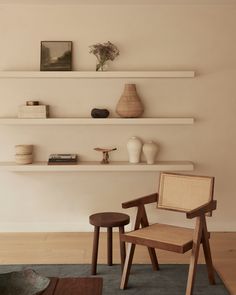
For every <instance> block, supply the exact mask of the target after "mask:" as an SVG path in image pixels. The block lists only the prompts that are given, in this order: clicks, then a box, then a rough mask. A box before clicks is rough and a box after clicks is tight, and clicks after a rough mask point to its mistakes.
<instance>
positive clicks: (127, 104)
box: [116, 84, 144, 118]
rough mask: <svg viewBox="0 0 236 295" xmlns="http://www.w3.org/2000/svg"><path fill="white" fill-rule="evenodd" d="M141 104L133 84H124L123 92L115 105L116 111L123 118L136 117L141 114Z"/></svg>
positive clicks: (142, 109)
mask: <svg viewBox="0 0 236 295" xmlns="http://www.w3.org/2000/svg"><path fill="white" fill-rule="evenodd" d="M143 111H144V108H143V104H142V102H141V100H140V98H139V96H138V93H137V91H136V85H135V84H125V89H124V92H123V94H122V95H121V97H120V100H119V101H118V104H117V106H116V112H117V114H118V115H119V116H121V117H123V118H137V117H140V116H141V115H142V114H143Z"/></svg>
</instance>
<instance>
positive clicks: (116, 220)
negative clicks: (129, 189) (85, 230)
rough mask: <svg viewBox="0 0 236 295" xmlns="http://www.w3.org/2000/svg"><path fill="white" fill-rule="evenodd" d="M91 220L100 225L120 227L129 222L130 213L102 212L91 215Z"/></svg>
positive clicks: (95, 224)
mask: <svg viewBox="0 0 236 295" xmlns="http://www.w3.org/2000/svg"><path fill="white" fill-rule="evenodd" d="M89 222H90V223H91V224H92V225H94V226H99V227H120V226H125V225H127V224H129V222H130V218H129V215H127V214H124V213H117V212H102V213H96V214H93V215H90V217H89Z"/></svg>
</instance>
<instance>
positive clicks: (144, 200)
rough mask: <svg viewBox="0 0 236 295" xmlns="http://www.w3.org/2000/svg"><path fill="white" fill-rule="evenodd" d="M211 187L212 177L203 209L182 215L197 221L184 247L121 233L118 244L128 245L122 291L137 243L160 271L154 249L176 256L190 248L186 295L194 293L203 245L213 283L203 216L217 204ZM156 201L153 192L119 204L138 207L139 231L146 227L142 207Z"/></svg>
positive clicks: (156, 196) (210, 257)
mask: <svg viewBox="0 0 236 295" xmlns="http://www.w3.org/2000/svg"><path fill="white" fill-rule="evenodd" d="M213 187H214V178H212V191H211V194H212V198H211V200H210V201H209V202H208V203H206V204H204V205H202V206H199V207H198V208H195V209H192V210H190V211H187V212H185V213H186V218H188V219H192V218H196V225H195V228H194V230H193V238H192V240H191V242H190V243H188V244H186V245H184V246H183V247H174V246H173V245H171V244H167V243H165V244H162V243H159V242H158V241H153V240H149V239H145V238H139V237H137V236H136V237H135V236H132V235H129V233H127V234H122V235H121V236H120V238H121V241H124V242H127V243H128V247H127V255H126V260H125V264H124V268H123V273H122V278H121V285H120V288H121V289H125V288H126V287H127V284H128V279H129V274H130V269H131V265H132V260H133V255H134V251H135V246H136V244H139V245H143V246H146V247H147V248H148V252H149V256H150V259H151V263H152V267H153V270H159V264H158V259H157V256H156V251H155V248H159V249H164V250H167V251H174V252H179V253H185V252H186V251H189V250H191V249H192V252H191V257H190V265H189V272H188V280H187V287H186V293H185V294H186V295H192V294H193V286H194V281H195V276H196V266H197V261H198V256H199V249H200V245H201V244H202V246H203V251H204V257H205V261H206V266H207V271H208V278H209V283H210V284H212V285H214V284H215V278H214V267H213V263H212V256H211V251H210V244H209V238H210V234H209V232H208V230H207V225H206V214H210V216H211V214H212V211H213V210H215V209H216V205H217V202H216V201H215V200H213ZM156 202H158V193H154V194H151V195H148V196H144V197H141V198H138V199H134V200H131V201H128V202H125V203H122V208H125V209H126V208H132V207H137V216H136V220H135V225H134V231H136V230H139V229H140V227H142V228H145V227H149V222H148V218H147V214H146V210H145V205H147V204H151V203H156ZM167 210H169V209H167ZM174 211H180V210H174Z"/></svg>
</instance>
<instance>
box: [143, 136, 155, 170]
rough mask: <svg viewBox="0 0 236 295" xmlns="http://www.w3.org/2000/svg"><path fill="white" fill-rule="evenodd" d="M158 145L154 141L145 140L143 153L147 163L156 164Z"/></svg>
mask: <svg viewBox="0 0 236 295" xmlns="http://www.w3.org/2000/svg"><path fill="white" fill-rule="evenodd" d="M158 149H159V148H158V146H157V145H156V144H155V142H153V141H148V142H145V143H144V145H143V153H144V156H145V159H146V161H147V164H150V165H152V164H154V163H155V159H156V156H157V152H158Z"/></svg>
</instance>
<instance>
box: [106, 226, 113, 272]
mask: <svg viewBox="0 0 236 295" xmlns="http://www.w3.org/2000/svg"><path fill="white" fill-rule="evenodd" d="M107 265H109V266H112V227H108V228H107Z"/></svg>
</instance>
